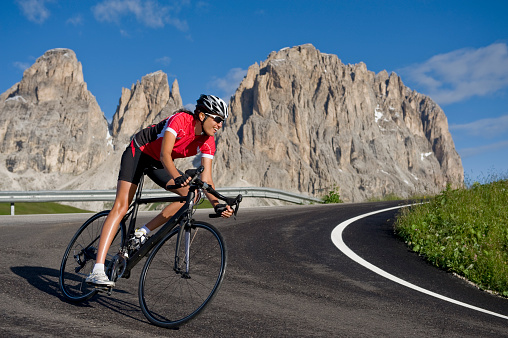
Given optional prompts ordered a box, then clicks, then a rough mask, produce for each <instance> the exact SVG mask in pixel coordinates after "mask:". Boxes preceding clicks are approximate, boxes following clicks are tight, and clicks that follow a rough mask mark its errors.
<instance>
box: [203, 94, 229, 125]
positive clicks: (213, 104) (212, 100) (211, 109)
mask: <svg viewBox="0 0 508 338" xmlns="http://www.w3.org/2000/svg"><path fill="white" fill-rule="evenodd" d="M196 108H198V109H204V110H205V111H206V112H208V113H210V114H212V115H219V116H220V117H222V119H224V120H225V119H227V118H228V116H229V112H228V105H227V104H226V102H224V100H222V99H221V98H219V97H217V96H214V95H205V94H201V96H200V97H199V99H198V100H197V104H196Z"/></svg>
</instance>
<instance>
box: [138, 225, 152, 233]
mask: <svg viewBox="0 0 508 338" xmlns="http://www.w3.org/2000/svg"><path fill="white" fill-rule="evenodd" d="M139 230H141V231H143V232H144V233H145V235H148V234H149V233H150V229H148V228H147V227H146V224H145V225H143V227H142V228H141V229H139Z"/></svg>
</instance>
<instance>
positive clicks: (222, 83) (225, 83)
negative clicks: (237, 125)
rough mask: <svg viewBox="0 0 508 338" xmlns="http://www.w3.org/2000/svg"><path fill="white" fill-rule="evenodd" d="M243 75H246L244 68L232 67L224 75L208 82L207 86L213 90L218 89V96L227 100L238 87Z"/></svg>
mask: <svg viewBox="0 0 508 338" xmlns="http://www.w3.org/2000/svg"><path fill="white" fill-rule="evenodd" d="M245 75H247V70H246V69H241V68H232V69H230V70H229V72H228V73H227V74H226V76H225V77H222V78H215V79H214V80H212V81H211V82H210V83H209V87H210V88H211V89H213V90H218V91H220V92H221V94H222V95H220V96H221V97H222V98H223V99H224V100H226V101H227V100H228V99H229V98H230V97H231V96H233V94H234V93H235V91H236V90H237V89H238V86H239V85H240V82H242V80H243V78H244V77H245Z"/></svg>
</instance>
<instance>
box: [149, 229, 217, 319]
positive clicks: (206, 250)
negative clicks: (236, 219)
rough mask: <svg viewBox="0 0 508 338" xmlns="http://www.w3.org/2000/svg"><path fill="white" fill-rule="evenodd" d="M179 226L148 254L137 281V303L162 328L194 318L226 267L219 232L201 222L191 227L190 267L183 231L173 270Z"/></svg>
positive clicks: (212, 295)
mask: <svg viewBox="0 0 508 338" xmlns="http://www.w3.org/2000/svg"><path fill="white" fill-rule="evenodd" d="M178 230H179V229H178V228H177V229H175V230H173V231H172V232H171V233H170V234H169V235H168V236H166V238H165V239H163V240H162V241H161V242H160V243H159V244H158V245H157V246H156V247H155V249H154V250H153V251H152V253H151V254H150V256H149V257H148V259H147V261H146V263H145V265H144V267H143V271H142V272H141V277H140V280H139V303H140V305H141V310H142V311H143V314H144V315H145V317H146V318H147V319H148V320H149V321H150V322H151V323H153V324H155V325H157V326H162V327H167V328H171V327H178V326H180V325H182V324H184V323H186V322H188V321H189V320H191V319H192V318H194V317H196V316H197V315H198V314H199V313H200V312H201V311H202V310H203V309H204V308H205V306H206V305H207V304H209V302H210V301H211V300H212V299H213V297H214V296H215V294H216V293H217V291H218V289H219V287H220V285H221V283H222V280H223V278H224V273H225V270H226V260H227V251H226V244H225V243H224V240H223V238H222V235H221V234H220V233H219V231H218V230H217V229H216V228H215V227H214V226H212V225H210V224H208V223H204V222H195V223H194V225H193V226H192V227H191V229H190V250H189V251H190V254H189V256H190V257H189V258H190V262H189V264H190V268H189V273H188V274H186V273H185V265H186V262H187V257H186V256H185V244H184V238H185V236H183V234H182V236H181V237H182V238H181V239H180V240H181V245H180V252H179V257H180V262H179V264H178V266H177V267H176V269H175V248H176V241H177V239H178Z"/></svg>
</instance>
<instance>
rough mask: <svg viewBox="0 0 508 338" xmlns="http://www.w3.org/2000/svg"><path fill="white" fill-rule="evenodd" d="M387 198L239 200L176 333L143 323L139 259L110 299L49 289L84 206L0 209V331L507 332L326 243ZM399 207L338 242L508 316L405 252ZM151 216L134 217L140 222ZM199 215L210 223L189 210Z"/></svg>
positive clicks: (507, 309)
mask: <svg viewBox="0 0 508 338" xmlns="http://www.w3.org/2000/svg"><path fill="white" fill-rule="evenodd" d="M393 205H396V203H394V202H383V203H367V204H341V205H314V206H292V207H270V208H252V209H240V213H239V215H238V218H237V220H233V219H229V220H220V219H219V220H212V222H211V223H214V224H215V225H217V226H218V228H219V230H220V231H221V232H222V234H223V236H224V238H225V240H226V242H227V244H228V253H229V257H228V258H229V260H228V268H227V271H226V277H225V280H224V283H223V285H222V288H221V290H220V291H219V293H218V294H217V296H216V298H215V299H214V300H213V302H212V303H211V304H210V306H209V307H208V308H207V309H206V310H205V311H204V312H203V313H202V314H201V315H200V316H199V317H197V318H196V319H194V320H193V321H191V322H190V323H188V324H187V325H184V326H182V327H181V328H180V329H178V330H168V329H162V328H158V327H155V326H153V325H151V324H150V323H149V322H148V321H147V320H146V319H145V317H144V316H143V314H142V312H141V310H140V308H139V304H138V296H137V283H138V277H139V273H140V271H141V268H142V265H141V264H142V263H143V262H144V261H142V262H141V263H140V265H138V266H137V267H136V268H135V269H134V270H133V274H132V276H131V278H130V279H128V280H126V279H121V280H120V281H119V282H118V283H117V288H116V291H115V292H113V294H112V295H111V296H107V295H99V296H97V297H94V298H92V299H91V300H90V301H88V302H85V303H83V304H80V305H74V304H71V303H68V302H66V301H65V300H64V298H63V296H62V294H61V293H60V290H59V288H58V272H59V271H58V270H59V267H60V262H61V259H62V255H63V253H64V250H65V248H66V246H67V243H68V242H69V240H70V239H71V237H72V235H73V234H74V232H75V231H76V230H77V228H78V227H79V226H80V225H81V223H83V221H84V220H85V219H86V218H87V217H88V215H51V216H41V215H38V216H0V231H1V236H0V238H1V241H0V257H1V258H0V336H2V337H16V336H36V337H63V336H65V337H78V336H79V337H83V336H91V337H120V336H122V337H152V336H153V337H157V336H171V337H240V336H241V337H308V336H323V337H372V336H376V337H379V336H390V337H437V336H439V337H442V336H446V337H502V336H507V337H508V320H507V319H504V318H499V317H496V316H492V315H489V314H486V313H482V312H479V311H475V310H472V309H469V308H465V307H462V306H459V305H456V304H452V303H449V302H446V301H443V300H440V299H437V298H434V297H431V296H428V295H426V294H423V293H420V292H417V291H415V290H412V289H409V288H407V287H404V286H402V285H400V284H397V283H394V282H393V281H390V280H388V279H386V278H384V277H382V276H380V275H378V274H375V273H374V272H372V271H370V270H368V269H366V268H365V267H363V266H361V265H359V264H358V263H356V262H354V261H352V260H351V259H350V258H348V257H347V256H345V255H344V254H343V253H342V252H341V251H340V250H339V249H338V248H337V247H335V246H334V244H333V243H332V240H331V232H332V230H333V229H334V228H335V227H336V226H337V225H338V224H339V223H341V222H342V221H344V220H346V219H348V218H351V217H354V216H357V215H360V214H363V213H366V212H370V211H374V210H377V209H384V208H387V207H390V206H393ZM395 213H396V211H388V212H384V213H381V214H377V215H373V216H370V217H367V218H364V219H361V220H359V221H357V222H355V223H353V224H351V225H350V226H348V227H347V228H346V230H345V231H344V235H343V238H344V241H345V243H346V244H347V245H348V246H349V247H350V248H351V249H352V250H353V251H354V252H356V253H357V254H358V255H359V256H360V257H362V258H363V259H365V260H366V261H368V262H370V263H372V264H374V265H376V266H378V267H379V268H381V269H383V270H385V271H387V272H389V273H390V274H393V275H395V276H397V277H399V278H402V279H404V280H406V281H408V282H411V283H413V284H416V285H418V286H420V287H423V288H425V289H428V290H430V291H433V292H436V293H439V294H441V295H444V296H446V297H450V298H453V299H456V300H458V301H461V302H464V303H467V304H471V305H474V306H477V307H480V308H483V309H486V310H489V311H493V312H496V313H499V314H501V315H504V316H508V300H507V299H504V298H500V297H497V296H494V295H490V294H488V293H486V292H482V291H479V290H477V289H476V288H475V287H474V286H472V285H470V284H468V283H467V282H465V281H463V280H461V279H459V278H457V277H455V276H453V275H452V274H449V273H446V272H443V271H440V270H438V269H436V268H434V267H433V266H431V265H429V264H427V263H425V262H424V261H423V260H422V259H421V258H420V257H418V256H417V255H415V254H413V253H411V252H409V251H408V250H407V248H406V246H405V244H404V243H403V242H402V241H400V240H399V239H397V238H396V237H395V236H394V234H393V229H392V220H393V218H394V215H395ZM150 215H153V214H143V216H142V217H141V218H142V220H143V219H145V220H147V219H148V218H149V217H150ZM196 218H198V219H203V220H206V221H209V219H208V218H207V216H206V214H205V213H203V212H198V214H197V216H196Z"/></svg>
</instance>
